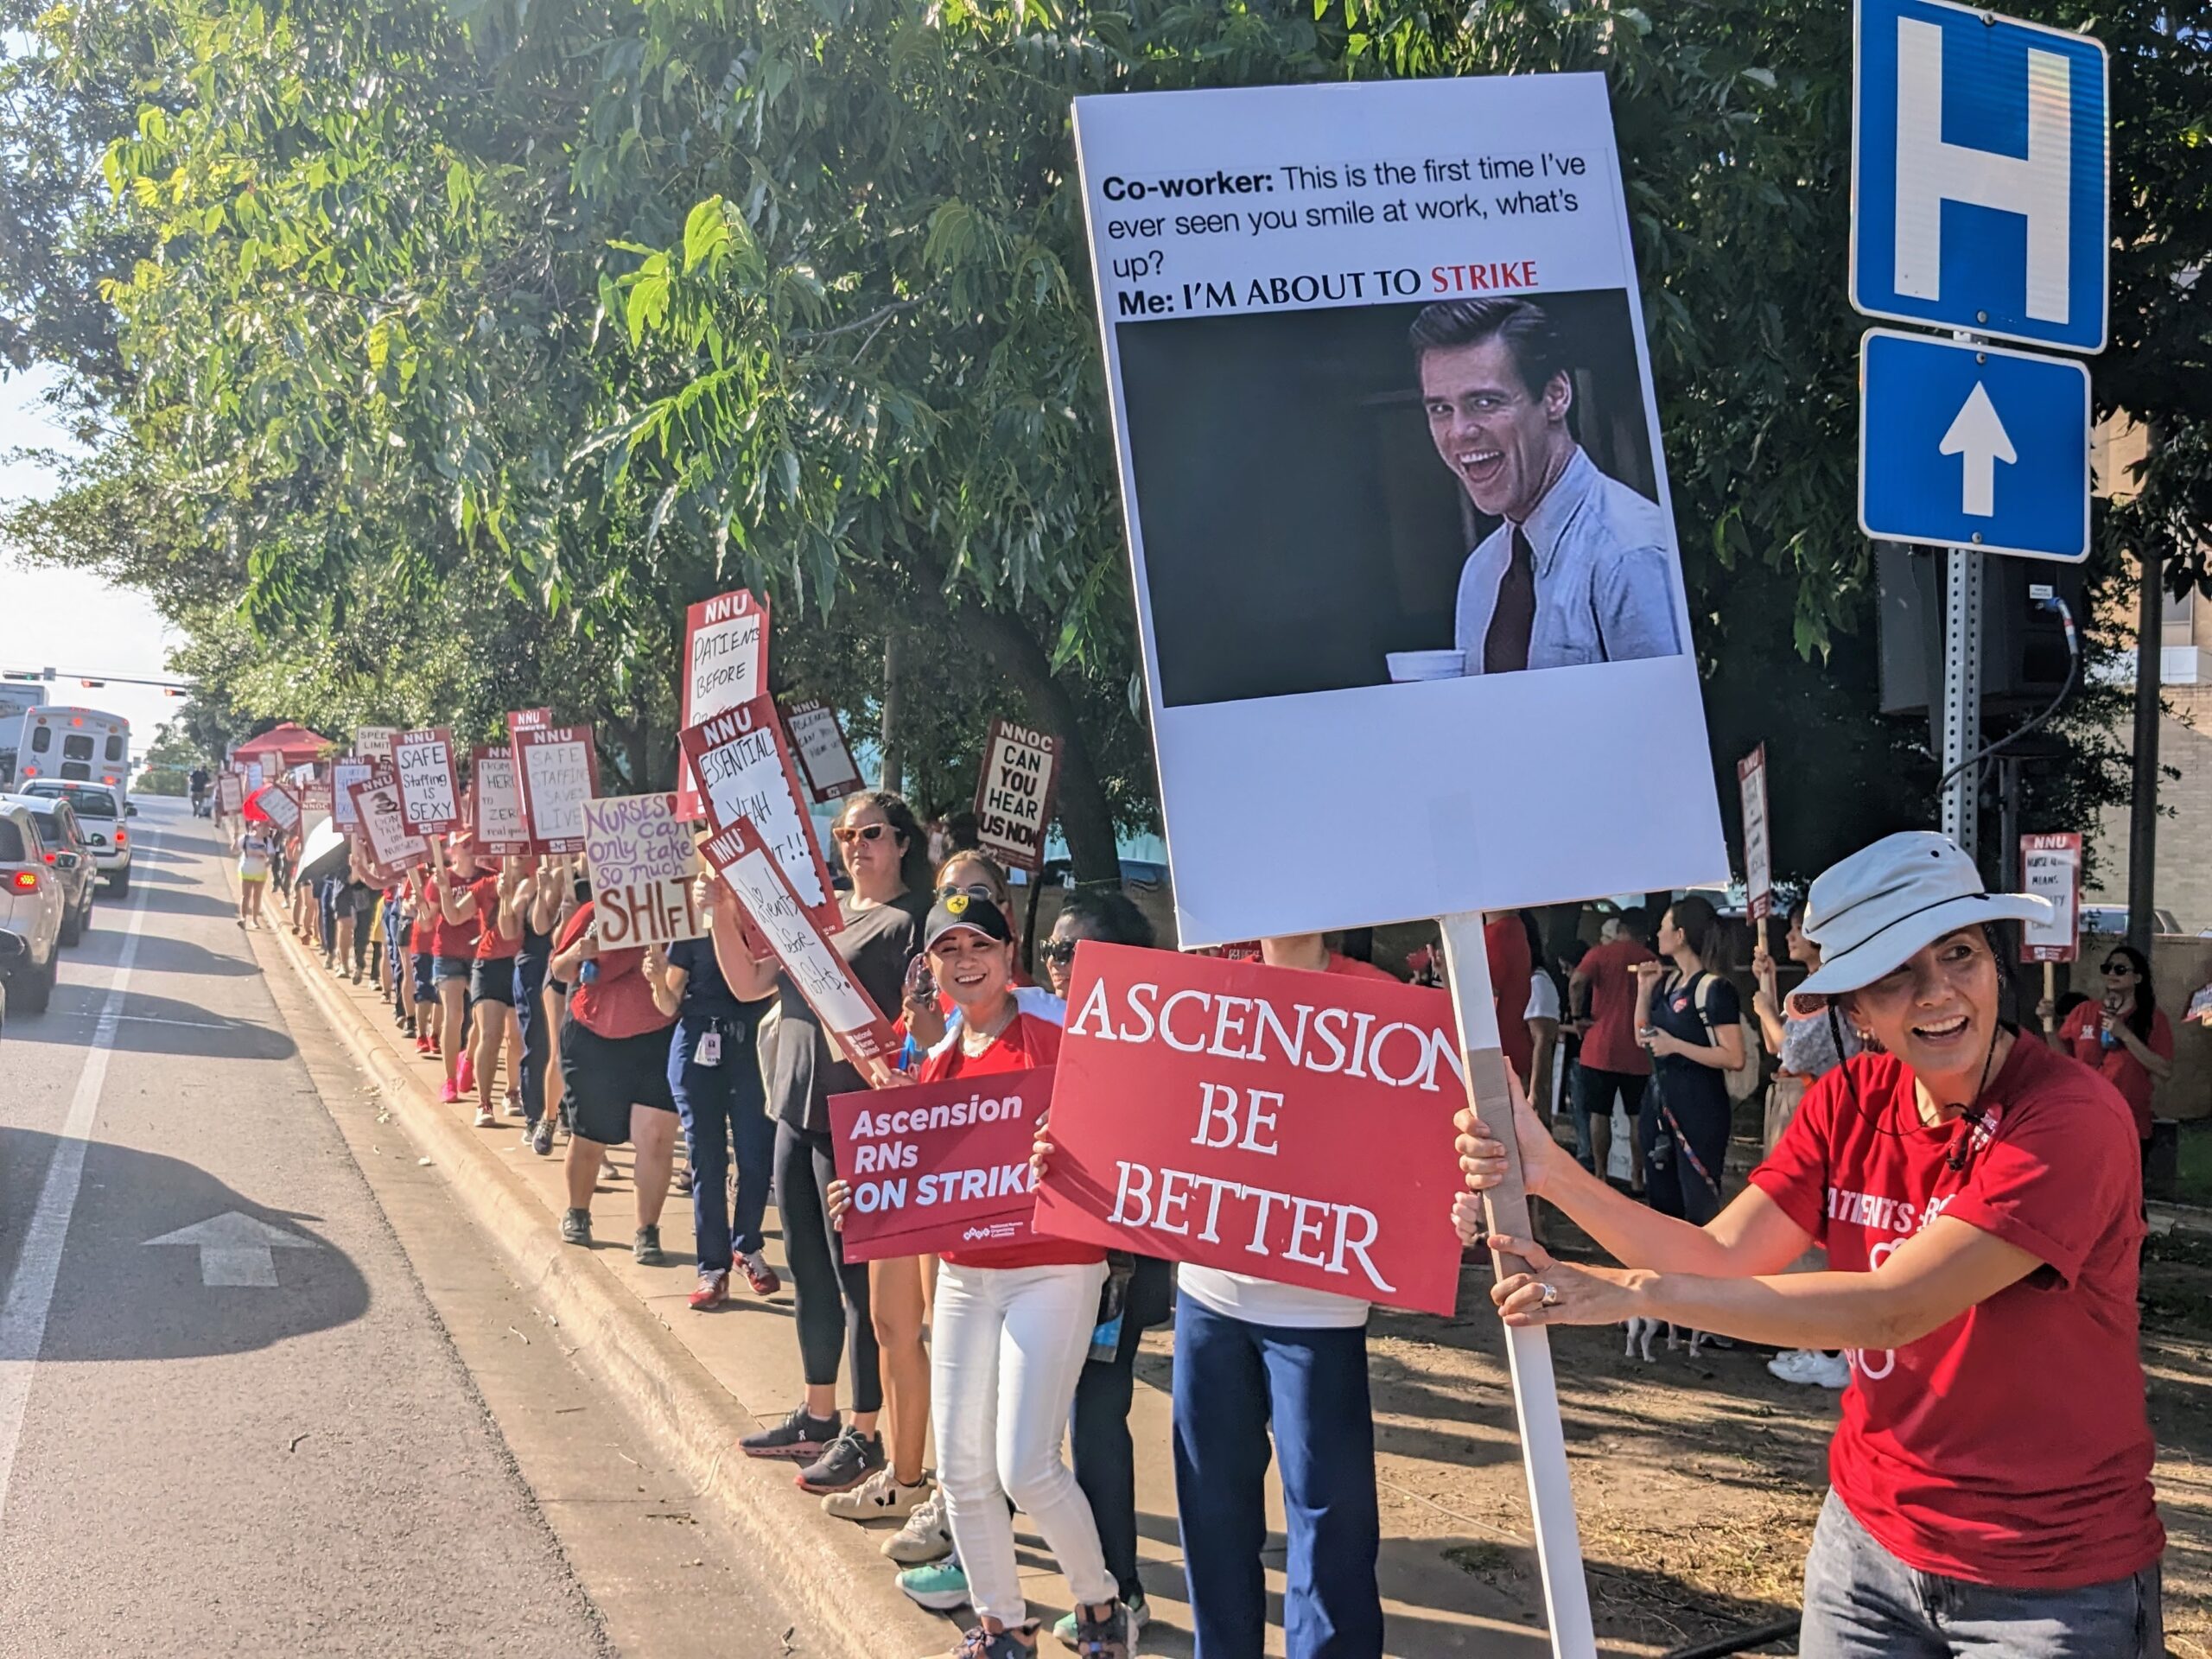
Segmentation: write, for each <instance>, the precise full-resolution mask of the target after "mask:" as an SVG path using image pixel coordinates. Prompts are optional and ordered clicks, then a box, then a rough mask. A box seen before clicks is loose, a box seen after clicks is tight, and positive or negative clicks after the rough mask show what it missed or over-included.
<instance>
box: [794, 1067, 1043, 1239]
mask: <svg viewBox="0 0 2212 1659" xmlns="http://www.w3.org/2000/svg"><path fill="white" fill-rule="evenodd" d="M1051 1099H1052V1067H1050V1066H1041V1067H1039V1068H1038V1069H1037V1070H1035V1071H1010V1072H1005V1073H1001V1074H996V1075H994V1076H991V1077H980V1078H956V1079H954V1080H953V1081H951V1082H950V1083H922V1084H914V1085H913V1086H912V1087H911V1088H906V1089H878V1090H868V1092H866V1093H863V1094H857V1095H832V1096H829V1137H830V1156H831V1157H832V1159H833V1160H835V1161H836V1166H837V1175H838V1178H839V1179H841V1180H843V1181H844V1182H845V1183H846V1184H847V1185H849V1186H851V1188H852V1189H853V1207H852V1208H851V1209H849V1210H848V1211H846V1212H845V1224H844V1228H843V1230H842V1232H841V1233H840V1235H839V1237H840V1239H841V1241H842V1249H843V1252H844V1256H845V1260H847V1261H848V1262H874V1261H877V1260H879V1259H880V1258H883V1257H887V1256H901V1255H935V1254H937V1253H938V1251H941V1250H957V1249H961V1248H962V1247H963V1246H965V1247H966V1248H968V1249H990V1248H995V1247H997V1246H999V1245H1002V1244H1020V1243H1026V1242H1027V1240H1028V1239H1029V1237H1030V1236H1031V1235H1030V1229H1029V1217H1030V1214H1031V1212H1032V1211H1034V1210H1035V1209H1036V1207H1037V1198H1036V1185H1035V1180H1034V1178H1033V1176H1032V1175H1031V1174H1030V1172H1029V1152H1030V1147H1032V1145H1033V1143H1034V1142H1035V1141H1036V1124H1037V1120H1038V1118H1039V1116H1042V1115H1043V1113H1044V1110H1045V1107H1046V1103H1047V1102H1048V1101H1050V1100H1051Z"/></svg>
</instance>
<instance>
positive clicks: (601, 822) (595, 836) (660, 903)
mask: <svg viewBox="0 0 2212 1659" xmlns="http://www.w3.org/2000/svg"><path fill="white" fill-rule="evenodd" d="M584 862H585V864H586V866H587V867H588V868H589V869H590V871H591V896H592V916H593V918H594V927H595V928H596V929H597V931H598V934H599V942H600V944H601V945H602V946H605V947H607V948H609V949H614V950H620V949H622V948H624V947H626V946H633V945H645V944H675V943H676V941H677V940H678V939H696V938H698V937H699V936H700V935H701V934H702V933H704V932H705V931H707V918H706V915H705V913H704V912H702V911H701V910H700V908H699V906H698V904H697V903H696V899H694V896H693V893H692V886H691V875H692V872H693V870H694V869H695V868H696V867H697V863H698V859H697V855H696V854H694V853H693V851H692V850H691V825H690V820H689V819H686V818H679V817H677V816H676V797H675V796H673V795H613V796H609V797H607V798H605V799H603V800H595V801H586V802H585V803H584Z"/></svg>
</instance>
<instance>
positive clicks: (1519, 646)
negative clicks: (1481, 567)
mask: <svg viewBox="0 0 2212 1659" xmlns="http://www.w3.org/2000/svg"><path fill="white" fill-rule="evenodd" d="M1535 626H1536V552H1535V549H1534V548H1532V547H1530V546H1529V538H1528V537H1526V536H1524V535H1522V533H1521V526H1520V525H1518V524H1516V525H1514V526H1513V560H1512V563H1510V564H1508V565H1507V566H1506V567H1505V574H1504V575H1502V576H1500V577H1499V578H1498V579H1497V604H1496V605H1495V606H1493V607H1491V613H1490V632H1488V633H1486V634H1484V636H1483V672H1484V673H1485V674H1513V673H1517V672H1519V671H1521V670H1522V669H1524V668H1526V667H1528V666H1529V635H1530V634H1531V633H1532V632H1535Z"/></svg>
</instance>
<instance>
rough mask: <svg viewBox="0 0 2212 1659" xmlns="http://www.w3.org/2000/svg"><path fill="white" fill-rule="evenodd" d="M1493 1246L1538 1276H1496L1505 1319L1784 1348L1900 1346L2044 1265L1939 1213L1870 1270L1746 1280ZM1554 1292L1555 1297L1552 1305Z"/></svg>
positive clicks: (1497, 1240)
mask: <svg viewBox="0 0 2212 1659" xmlns="http://www.w3.org/2000/svg"><path fill="white" fill-rule="evenodd" d="M1490 1244H1491V1248H1492V1249H1497V1250H1500V1251H1503V1252H1505V1253H1506V1254H1509V1255H1517V1256H1519V1257H1520V1258H1521V1259H1522V1261H1524V1262H1528V1263H1529V1267H1530V1268H1531V1269H1532V1271H1530V1272H1528V1273H1517V1274H1512V1275H1511V1276H1510V1277H1509V1278H1506V1279H1503V1280H1500V1281H1498V1283H1497V1285H1496V1286H1494V1287H1492V1288H1491V1300H1492V1301H1494V1302H1496V1303H1497V1306H1498V1310H1499V1312H1500V1313H1502V1314H1503V1317H1504V1319H1505V1323H1506V1324H1508V1325H1617V1324H1619V1323H1620V1322H1621V1321H1623V1320H1624V1319H1637V1318H1641V1319H1665V1320H1667V1321H1669V1323H1670V1324H1674V1325H1687V1326H1689V1327H1691V1328H1693V1329H1695V1330H1699V1331H1712V1332H1718V1333H1719V1334H1720V1335H1722V1336H1726V1337H1734V1338H1737V1339H1738V1341H1742V1342H1758V1343H1772V1344H1775V1345H1776V1346H1777V1347H1781V1348H1871V1349H1883V1348H1902V1347H1904V1345H1905V1344H1908V1343H1911V1342H1916V1341H1918V1340H1919V1339H1920V1338H1923V1337H1924V1336H1926V1335H1928V1333H1929V1332H1931V1331H1935V1330H1937V1329H1940V1328H1941V1327H1942V1326H1943V1325H1948V1324H1949V1323H1950V1322H1951V1321H1952V1320H1953V1319H1957V1318H1958V1317H1959V1315H1960V1314H1961V1313H1965V1312H1966V1311H1967V1309H1968V1308H1970V1307H1973V1306H1976V1305H1977V1304H1979V1303H1981V1302H1985V1301H1987V1300H1989V1299H1990V1298H1991V1297H1992V1296H1994V1295H1995V1294H1997V1293H1998V1292H1999V1291H2000V1290H2004V1289H2005V1288H2006V1287H2009V1286H2011V1285H2014V1284H2017V1283H2018V1281H2021V1280H2022V1279H2024V1278H2026V1277H2027V1276H2028V1274H2031V1273H2033V1272H2034V1271H2035V1270H2036V1269H2037V1268H2039V1267H2041V1266H2043V1265H2044V1264H2043V1263H2042V1262H2040V1261H2038V1260H2037V1258H2036V1257H2035V1256H2034V1255H2031V1254H2030V1253H2029V1252H2028V1251H2026V1250H2024V1249H2021V1248H2020V1247H2019V1246H2018V1245H2017V1244H2009V1243H2005V1241H2004V1240H2003V1239H2001V1238H1999V1237H1998V1236H1996V1235H1995V1234H1993V1233H1986V1232H1984V1231H1982V1230H1981V1229H1980V1228H1979V1227H1975V1226H1974V1225H1972V1224H1969V1223H1967V1222H1964V1221H1961V1220H1960V1219H1958V1218H1957V1217H1954V1216H1938V1217H1936V1219H1935V1220H1934V1221H1932V1222H1930V1223H1929V1224H1928V1225H1927V1226H1926V1227H1924V1228H1923V1229H1922V1230H1920V1231H1919V1232H1917V1233H1916V1234H1914V1235H1913V1236H1911V1237H1910V1238H1909V1239H1907V1240H1905V1241H1904V1243H1902V1244H1900V1245H1898V1246H1897V1249H1895V1250H1894V1251H1892V1252H1891V1255H1890V1256H1889V1259H1888V1260H1887V1261H1885V1262H1883V1263H1882V1265H1881V1266H1880V1267H1879V1268H1876V1269H1875V1270H1874V1271H1872V1273H1786V1274H1779V1275H1761V1276H1758V1277H1754V1278H1749V1279H1743V1278H1728V1279H1721V1278H1712V1277H1708V1276H1707V1275H1704V1274H1694V1273H1681V1272H1654V1271H1652V1270H1650V1269H1649V1268H1578V1267H1573V1266H1571V1265H1569V1264H1568V1263H1567V1262H1558V1261H1554V1259H1553V1258H1552V1257H1551V1255H1549V1254H1548V1252H1546V1251H1545V1250H1544V1249H1543V1248H1542V1246H1541V1245H1537V1244H1532V1243H1529V1242H1527V1241H1526V1240H1523V1239H1517V1238H1508V1237H1505V1236H1503V1235H1499V1236H1493V1237H1492V1238H1491V1240H1490ZM1547 1290H1548V1291H1549V1292H1550V1293H1551V1294H1552V1296H1553V1298H1554V1300H1552V1301H1551V1303H1550V1305H1549V1306H1545V1300H1546V1298H1545V1293H1546V1291H1547Z"/></svg>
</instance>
